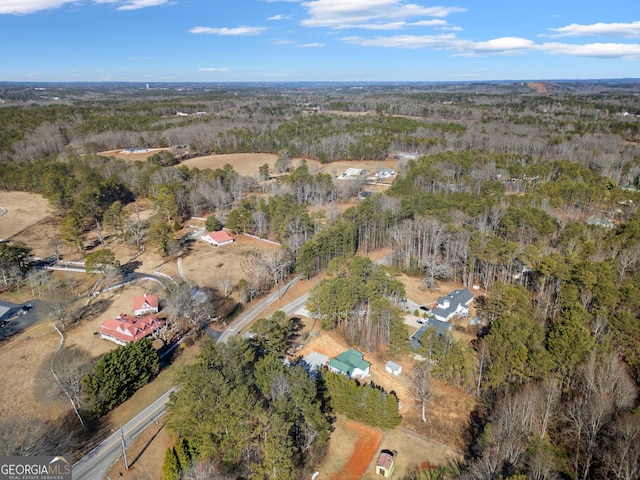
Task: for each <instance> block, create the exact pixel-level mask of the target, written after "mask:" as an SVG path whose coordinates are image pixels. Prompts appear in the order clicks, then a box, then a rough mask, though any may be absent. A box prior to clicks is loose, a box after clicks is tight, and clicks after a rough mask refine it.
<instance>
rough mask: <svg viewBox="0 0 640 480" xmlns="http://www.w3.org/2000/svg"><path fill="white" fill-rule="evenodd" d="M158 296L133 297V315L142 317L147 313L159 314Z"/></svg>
mask: <svg viewBox="0 0 640 480" xmlns="http://www.w3.org/2000/svg"><path fill="white" fill-rule="evenodd" d="M158 305H159V304H158V296H157V295H152V294H147V293H145V294H144V295H140V296H139V297H133V314H134V315H135V316H136V317H141V316H142V315H146V314H147V313H158Z"/></svg>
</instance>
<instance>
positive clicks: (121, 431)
mask: <svg viewBox="0 0 640 480" xmlns="http://www.w3.org/2000/svg"><path fill="white" fill-rule="evenodd" d="M120 440H121V441H122V459H123V461H124V469H125V471H127V470H129V462H127V449H126V448H125V446H124V431H123V430H122V427H120Z"/></svg>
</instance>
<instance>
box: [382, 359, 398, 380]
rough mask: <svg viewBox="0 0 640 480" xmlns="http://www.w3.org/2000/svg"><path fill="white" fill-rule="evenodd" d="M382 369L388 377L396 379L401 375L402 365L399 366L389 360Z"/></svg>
mask: <svg viewBox="0 0 640 480" xmlns="http://www.w3.org/2000/svg"><path fill="white" fill-rule="evenodd" d="M384 369H385V370H386V371H387V372H388V373H389V374H390V375H393V376H394V377H397V376H398V375H400V374H401V373H402V365H400V364H399V363H396V362H394V361H393V360H389V361H388V362H387V363H386V364H385V365H384Z"/></svg>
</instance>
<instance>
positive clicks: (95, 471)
mask: <svg viewBox="0 0 640 480" xmlns="http://www.w3.org/2000/svg"><path fill="white" fill-rule="evenodd" d="M388 262H389V259H388V258H387V257H385V258H382V259H380V260H377V261H376V262H375V263H377V264H385V263H388ZM297 282H298V278H294V279H293V280H291V281H290V282H288V283H286V284H284V285H282V286H281V287H279V288H278V289H277V290H276V291H274V292H272V293H270V294H269V295H267V296H266V297H265V298H263V299H262V300H260V301H259V302H258V303H256V304H255V305H254V306H253V307H251V308H249V309H248V310H246V311H245V312H243V313H242V314H241V315H240V316H239V317H238V318H237V319H235V320H234V321H233V322H232V323H231V325H229V328H227V329H226V330H225V331H224V332H223V333H222V335H219V336H217V335H216V336H217V339H216V338H215V337H214V339H216V341H217V342H218V343H225V342H226V341H227V340H229V338H230V337H232V336H233V335H237V334H238V333H240V332H241V331H242V329H243V328H245V327H246V326H247V325H248V324H249V322H251V321H252V320H253V319H255V318H256V317H257V316H258V315H259V314H260V312H262V311H263V310H264V309H265V308H267V307H269V306H270V305H272V304H273V303H275V302H276V301H278V300H280V299H281V298H282V295H284V294H285V293H286V292H287V290H289V288H291V287H292V286H293V285H295V284H296V283H297ZM308 298H309V294H308V293H307V294H304V295H301V296H299V297H298V298H296V299H295V300H293V301H291V302H290V303H288V304H287V305H285V306H284V307H282V308H281V310H282V311H283V312H284V313H285V314H286V315H293V314H294V313H296V312H298V311H299V310H301V309H302V308H303V307H304V304H305V303H306V301H307V299H308ZM212 332H213V331H212V330H211V329H209V330H208V333H210V334H211V333H212ZM216 333H217V332H216ZM212 336H213V335H212ZM176 390H177V387H173V388H172V389H171V390H169V391H168V392H166V393H164V394H163V395H162V396H161V397H160V398H158V399H157V400H156V401H155V402H153V403H152V404H151V405H149V406H148V407H147V408H145V409H144V410H143V411H142V412H140V413H139V414H138V415H136V416H135V417H134V418H133V419H132V420H131V421H129V422H128V423H127V424H126V425H124V427H122V428H123V433H124V436H125V440H126V442H129V443H130V442H131V441H133V439H135V438H136V436H138V435H139V434H140V433H141V432H142V431H143V430H144V429H145V428H147V427H148V426H149V425H150V424H151V423H152V422H154V421H155V420H156V419H157V418H158V417H160V416H161V415H162V414H163V413H164V412H165V410H166V408H167V402H168V401H169V395H171V393H172V392H174V391H176ZM121 454H122V445H121V438H120V432H115V433H114V434H113V435H111V436H110V437H109V438H107V439H106V440H105V441H103V442H102V443H101V444H100V445H98V446H97V447H96V448H94V449H93V450H92V451H91V452H89V453H88V454H87V455H85V456H84V457H82V458H81V459H80V460H78V462H76V463H75V464H74V465H73V469H72V478H73V480H98V479H103V478H104V477H105V475H106V474H107V472H108V471H109V469H110V468H111V465H113V464H114V463H115V462H116V461H117V460H118V458H120V456H121Z"/></svg>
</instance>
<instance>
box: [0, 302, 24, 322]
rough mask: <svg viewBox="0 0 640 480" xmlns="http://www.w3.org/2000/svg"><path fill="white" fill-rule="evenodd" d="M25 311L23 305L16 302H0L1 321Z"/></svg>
mask: <svg viewBox="0 0 640 480" xmlns="http://www.w3.org/2000/svg"><path fill="white" fill-rule="evenodd" d="M22 311H23V307H22V305H16V304H14V303H8V302H0V322H2V321H5V320H9V319H10V318H13V317H15V316H16V315H18V313H20V312H22Z"/></svg>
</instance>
